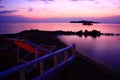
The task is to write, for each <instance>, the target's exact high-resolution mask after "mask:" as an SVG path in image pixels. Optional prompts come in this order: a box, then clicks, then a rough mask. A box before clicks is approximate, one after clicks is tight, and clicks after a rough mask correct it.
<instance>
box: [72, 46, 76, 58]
mask: <svg viewBox="0 0 120 80" xmlns="http://www.w3.org/2000/svg"><path fill="white" fill-rule="evenodd" d="M72 56H75V44H73V48H72Z"/></svg>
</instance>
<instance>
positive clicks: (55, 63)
mask: <svg viewBox="0 0 120 80" xmlns="http://www.w3.org/2000/svg"><path fill="white" fill-rule="evenodd" d="M53 58H54V67H57V66H58V61H57V55H54V56H53Z"/></svg>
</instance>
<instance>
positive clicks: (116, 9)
mask: <svg viewBox="0 0 120 80" xmlns="http://www.w3.org/2000/svg"><path fill="white" fill-rule="evenodd" d="M0 18H1V19H2V20H0V22H7V21H9V20H8V19H10V20H12V21H18V22H21V21H22V22H24V21H25V22H26V21H28V22H32V21H33V22H39V21H41V22H51V21H52V22H64V21H65V22H66V21H68V20H83V19H86V20H87V19H88V20H96V21H103V22H116V23H120V0H0ZM105 20H107V21H105Z"/></svg>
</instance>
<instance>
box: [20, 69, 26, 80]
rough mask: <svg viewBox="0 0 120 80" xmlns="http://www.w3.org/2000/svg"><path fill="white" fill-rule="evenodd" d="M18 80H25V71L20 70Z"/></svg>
mask: <svg viewBox="0 0 120 80" xmlns="http://www.w3.org/2000/svg"><path fill="white" fill-rule="evenodd" d="M20 80H26V77H25V69H22V70H21V71H20Z"/></svg>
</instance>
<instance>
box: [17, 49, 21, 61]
mask: <svg viewBox="0 0 120 80" xmlns="http://www.w3.org/2000/svg"><path fill="white" fill-rule="evenodd" d="M19 58H20V48H19V47H17V62H19Z"/></svg>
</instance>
